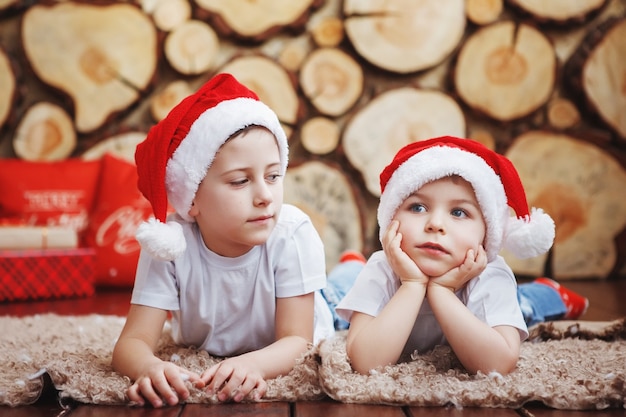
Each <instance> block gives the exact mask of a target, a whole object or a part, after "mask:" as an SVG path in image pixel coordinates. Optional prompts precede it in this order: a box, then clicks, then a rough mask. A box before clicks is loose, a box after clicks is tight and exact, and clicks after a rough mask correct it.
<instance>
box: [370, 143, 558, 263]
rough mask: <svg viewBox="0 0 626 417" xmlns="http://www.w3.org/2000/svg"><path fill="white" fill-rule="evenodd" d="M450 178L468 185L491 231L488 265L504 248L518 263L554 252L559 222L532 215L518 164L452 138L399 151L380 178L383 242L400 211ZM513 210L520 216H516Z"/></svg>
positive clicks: (487, 240)
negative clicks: (411, 199)
mask: <svg viewBox="0 0 626 417" xmlns="http://www.w3.org/2000/svg"><path fill="white" fill-rule="evenodd" d="M451 175H458V176H460V177H462V178H463V179H465V180H466V181H467V182H469V183H470V184H471V185H472V187H473V189H474V194H475V195H476V199H477V200H478V204H479V205H480V209H481V211H482V214H483V218H484V219H485V224H486V226H487V231H486V236H485V243H484V246H485V251H486V252H487V259H488V261H489V262H491V261H493V260H494V259H495V258H496V256H497V255H498V253H499V252H500V250H501V249H502V248H503V247H504V248H506V249H508V250H510V251H511V253H512V254H513V255H515V256H517V257H518V258H522V259H523V258H531V257H534V256H538V255H541V254H543V253H545V252H547V251H548V250H550V248H551V247H552V243H553V241H554V235H555V230H554V229H555V227H554V221H553V220H552V218H551V217H550V216H549V215H548V214H547V213H545V212H544V211H543V210H541V209H538V208H533V209H532V210H530V211H529V209H528V203H527V201H526V194H525V192H524V188H523V186H522V182H521V180H520V177H519V174H518V172H517V170H516V169H515V167H514V166H513V163H512V162H511V161H510V160H509V159H507V158H506V157H504V156H503V155H500V154H498V153H496V152H494V151H492V150H490V149H489V148H487V147H485V146H483V145H482V144H480V143H478V142H476V141H473V140H470V139H461V138H455V137H451V136H442V137H439V138H434V139H429V140H424V141H418V142H414V143H411V144H409V145H407V146H405V147H404V148H402V149H400V151H398V153H397V154H396V156H395V157H394V159H393V161H392V162H391V163H390V164H389V165H388V166H387V167H386V168H385V169H384V170H383V171H382V173H381V174H380V185H381V196H380V203H379V206H378V224H379V226H380V240H381V241H382V238H383V234H384V233H385V231H386V230H387V228H388V227H389V224H390V223H391V221H392V220H393V218H394V216H395V214H396V211H397V210H398V207H400V205H401V204H402V202H403V201H404V200H405V199H406V198H407V197H409V196H410V195H411V194H412V193H414V192H415V191H417V190H418V189H419V188H421V187H422V186H423V185H425V184H427V183H429V182H432V181H435V180H438V179H440V178H444V177H448V176H451ZM510 209H513V211H514V212H515V216H514V217H512V216H511V214H510V213H511V211H510Z"/></svg>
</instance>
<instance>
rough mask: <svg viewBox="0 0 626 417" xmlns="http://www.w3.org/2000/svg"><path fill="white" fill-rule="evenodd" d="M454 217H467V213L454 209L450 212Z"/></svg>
mask: <svg viewBox="0 0 626 417" xmlns="http://www.w3.org/2000/svg"><path fill="white" fill-rule="evenodd" d="M450 214H452V215H453V216H454V217H467V213H466V212H465V210H463V209H454V210H452V211H451V212H450Z"/></svg>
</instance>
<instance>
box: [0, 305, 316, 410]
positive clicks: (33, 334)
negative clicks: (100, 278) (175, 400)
mask: <svg viewBox="0 0 626 417" xmlns="http://www.w3.org/2000/svg"><path fill="white" fill-rule="evenodd" d="M123 326H124V318H122V317H115V316H102V315H88V316H59V315H55V314H44V315H37V316H29V317H24V318H15V317H0V352H2V368H1V370H0V404H3V405H10V406H15V405H23V404H31V403H33V402H35V401H36V400H37V399H38V398H39V396H40V395H41V394H42V391H43V390H44V389H45V388H46V386H45V382H46V381H47V380H51V382H52V384H53V386H54V388H56V389H57V390H58V391H59V396H60V399H61V401H62V402H63V401H65V400H68V399H71V400H74V401H78V402H82V403H89V404H111V405H113V404H124V403H126V402H127V401H128V400H127V399H126V397H125V391H126V388H127V387H128V386H129V384H130V380H129V379H128V378H125V377H122V376H120V375H119V374H117V373H115V372H114V371H113V369H112V368H111V364H110V362H111V353H112V351H113V346H114V345H115V341H116V340H117V337H118V336H119V334H120V332H121V330H122V327H123ZM316 353H317V350H316V349H314V348H311V349H310V350H309V352H307V354H306V355H304V356H303V357H302V359H301V360H300V361H299V363H298V364H297V366H296V367H295V368H294V369H293V370H292V372H291V373H289V374H288V375H286V376H284V377H279V378H276V379H273V380H270V381H268V391H267V394H266V395H265V400H267V401H297V400H316V399H320V398H323V397H324V394H323V393H322V390H321V386H320V384H319V382H318V375H317V368H318V362H317V355H316ZM159 356H160V357H161V358H163V359H167V360H171V361H176V362H178V363H180V364H181V365H182V366H184V367H186V368H187V369H192V370H194V371H196V372H201V371H202V370H204V369H206V368H207V367H209V366H211V365H212V364H214V363H216V362H217V361H219V360H220V359H218V358H214V357H211V356H209V355H208V354H207V353H206V352H204V351H198V350H194V349H188V348H181V347H177V346H175V345H174V344H173V342H172V339H171V336H170V332H169V328H167V327H166V328H165V329H164V332H163V337H162V338H161V342H160V347H159ZM48 376H49V378H48ZM188 402H190V403H214V402H217V399H216V398H215V396H212V395H207V394H206V393H205V392H204V391H201V390H198V389H193V390H192V396H191V398H190V399H189V400H188Z"/></svg>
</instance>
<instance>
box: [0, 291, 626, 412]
mask: <svg viewBox="0 0 626 417" xmlns="http://www.w3.org/2000/svg"><path fill="white" fill-rule="evenodd" d="M567 286H568V287H570V288H571V289H573V290H574V291H577V292H579V293H581V294H584V295H585V296H586V297H588V298H589V301H590V305H589V309H588V310H587V313H586V314H585V316H584V317H582V319H585V320H596V321H609V320H615V319H618V318H621V317H626V280H617V281H575V282H567ZM129 300H130V291H129V290H127V289H123V290H120V289H106V288H100V289H98V290H97V291H96V295H95V296H93V297H88V298H76V299H63V300H46V301H37V302H13V303H7V302H5V303H0V315H13V316H27V315H32V314H42V313H51V312H53V313H57V314H61V315H81V314H90V313H97V314H112V315H119V316H124V315H126V312H127V310H128V305H129ZM227 415H228V416H252V415H254V416H262V417H270V416H272V417H274V416H275V417H279V416H280V417H316V416H323V417H340V416H341V417H357V416H358V417H437V416H456V417H473V416H481V417H495V416H502V417H517V416H522V417H533V416H535V417H590V416H599V417H618V416H619V417H626V410H623V409H611V410H603V411H564V410H554V409H550V408H547V407H545V406H543V405H542V404H527V405H526V406H525V407H524V408H522V409H518V410H514V409H491V408H464V409H455V408H443V407H427V408H420V407H392V406H373V405H359V404H342V403H338V402H335V401H332V400H326V401H316V402H299V403H294V404H292V403H259V404H220V405H201V404H188V405H182V406H178V407H168V408H163V409H158V410H155V409H151V408H130V407H124V406H93V405H73V406H66V408H65V409H64V408H62V407H61V406H60V405H59V404H58V403H57V401H56V398H53V397H52V398H51V397H48V398H43V399H41V400H40V401H39V402H38V403H36V404H34V405H31V406H23V407H15V408H11V407H0V416H2V417H52V416H57V417H61V416H63V417H199V416H227Z"/></svg>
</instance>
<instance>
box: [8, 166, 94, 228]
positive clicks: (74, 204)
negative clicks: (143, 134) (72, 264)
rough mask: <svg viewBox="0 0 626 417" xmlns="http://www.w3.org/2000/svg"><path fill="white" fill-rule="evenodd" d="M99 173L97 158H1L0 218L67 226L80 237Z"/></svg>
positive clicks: (90, 206)
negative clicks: (25, 159)
mask: <svg viewBox="0 0 626 417" xmlns="http://www.w3.org/2000/svg"><path fill="white" fill-rule="evenodd" d="M99 175H100V161H84V160H82V159H67V160H64V161H59V162H33V161H24V160H21V159H0V190H2V191H1V192H0V218H4V219H5V220H4V221H5V222H13V223H17V224H25V225H31V226H64V227H65V226H66V227H68V228H71V229H73V230H76V232H77V233H78V236H79V237H82V235H83V232H84V231H85V230H86V228H87V225H88V223H89V213H90V212H91V209H92V207H93V203H94V198H95V193H96V187H97V185H98V177H99Z"/></svg>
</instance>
